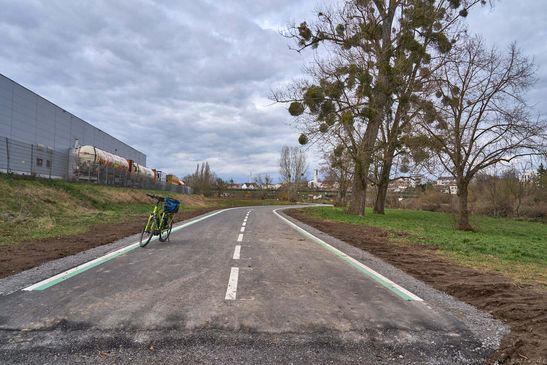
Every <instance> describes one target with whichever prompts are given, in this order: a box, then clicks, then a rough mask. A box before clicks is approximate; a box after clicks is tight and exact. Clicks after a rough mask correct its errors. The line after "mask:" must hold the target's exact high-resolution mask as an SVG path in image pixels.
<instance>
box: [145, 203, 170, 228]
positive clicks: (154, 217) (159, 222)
mask: <svg viewBox="0 0 547 365" xmlns="http://www.w3.org/2000/svg"><path fill="white" fill-rule="evenodd" d="M162 206H163V202H161V201H158V202H157V203H156V205H155V206H154V210H153V211H152V213H150V216H149V217H148V222H147V223H146V228H145V232H150V230H151V229H152V227H153V226H154V223H155V228H156V230H155V231H154V232H153V233H154V234H159V232H161V231H162V230H164V229H166V228H168V227H169V225H170V224H171V221H172V220H173V214H170V213H166V212H165V211H164V210H163V207H162ZM165 218H167V219H165Z"/></svg>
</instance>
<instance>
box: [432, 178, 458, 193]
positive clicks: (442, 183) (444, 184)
mask: <svg viewBox="0 0 547 365" xmlns="http://www.w3.org/2000/svg"><path fill="white" fill-rule="evenodd" d="M435 185H436V186H437V188H438V189H439V190H440V191H441V192H443V193H445V194H450V195H456V194H458V185H457V184H456V179H454V178H453V177H452V176H441V177H439V178H438V179H437V182H436V183H435Z"/></svg>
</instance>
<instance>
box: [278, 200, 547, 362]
mask: <svg viewBox="0 0 547 365" xmlns="http://www.w3.org/2000/svg"><path fill="white" fill-rule="evenodd" d="M286 213H287V214H288V215H290V216H291V217H293V218H296V219H298V220H300V221H302V222H305V223H307V224H309V225H310V226H312V227H315V228H317V229H319V230H321V231H323V232H325V233H328V234H330V235H331V236H333V237H336V238H338V239H340V240H342V241H345V242H347V243H349V244H352V245H353V246H356V247H359V248H361V249H363V250H365V251H367V252H370V253H372V254H374V255H376V256H378V257H380V258H381V259H383V260H385V261H387V262H389V263H390V264H392V265H394V266H396V267H398V268H399V269H401V270H403V271H405V272H407V273H409V274H411V275H412V276H414V277H416V278H418V279H420V280H422V281H424V282H426V283H428V284H429V285H431V286H432V287H434V288H436V289H439V290H441V291H444V292H446V293H448V294H450V295H452V296H454V297H456V298H458V299H460V300H462V301H464V302H467V303H469V304H471V305H473V306H475V307H478V308H481V309H483V310H485V311H487V312H489V313H491V314H492V315H493V316H494V317H496V318H498V319H500V320H502V321H504V322H506V323H507V324H509V325H510V326H511V333H510V334H509V335H507V336H506V337H505V338H504V340H503V342H502V345H501V347H500V349H499V350H498V352H496V353H495V354H494V355H493V357H492V359H491V361H492V362H494V361H498V362H500V363H502V364H523V363H529V364H547V292H545V290H543V289H541V288H536V287H533V286H530V285H519V286H517V285H516V284H514V283H513V282H511V281H510V280H509V279H507V278H505V277H504V276H501V275H498V274H494V273H489V272H482V271H478V270H475V269H471V268H466V267H462V266H459V265H457V264H455V263H453V262H451V261H449V260H448V259H446V258H445V257H442V256H441V255H440V254H439V253H438V252H437V249H436V248H435V247H433V246H427V245H412V246H401V245H397V244H394V243H390V242H389V241H388V234H387V232H386V231H384V230H382V229H379V228H372V227H367V226H363V225H354V224H348V223H340V222H336V223H333V222H327V221H323V220H320V219H315V218H310V217H308V216H307V215H306V214H305V213H303V212H302V210H296V209H291V210H287V211H286Z"/></svg>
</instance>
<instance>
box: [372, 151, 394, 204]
mask: <svg viewBox="0 0 547 365" xmlns="http://www.w3.org/2000/svg"><path fill="white" fill-rule="evenodd" d="M394 154H395V148H391V147H390V148H389V149H388V151H386V155H385V156H384V159H383V161H382V170H381V171H380V177H379V179H378V192H377V193H376V201H375V202H374V213H375V214H385V206H386V198H387V187H388V185H389V175H390V173H391V165H392V164H393V155H394Z"/></svg>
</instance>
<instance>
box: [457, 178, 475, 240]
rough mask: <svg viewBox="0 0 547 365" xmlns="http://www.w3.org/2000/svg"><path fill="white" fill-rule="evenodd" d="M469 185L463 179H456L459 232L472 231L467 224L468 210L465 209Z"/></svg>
mask: <svg viewBox="0 0 547 365" xmlns="http://www.w3.org/2000/svg"><path fill="white" fill-rule="evenodd" d="M468 187H469V183H468V182H467V181H465V180H464V179H458V208H459V209H458V215H459V217H458V229H459V230H460V231H473V227H472V226H471V224H470V223H469V209H468V207H467V196H468V191H467V190H468Z"/></svg>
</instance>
